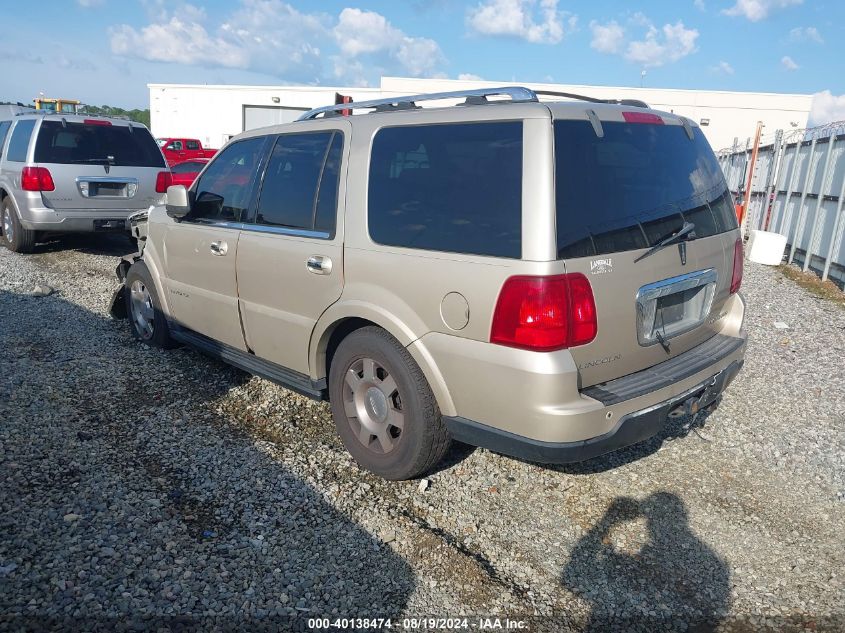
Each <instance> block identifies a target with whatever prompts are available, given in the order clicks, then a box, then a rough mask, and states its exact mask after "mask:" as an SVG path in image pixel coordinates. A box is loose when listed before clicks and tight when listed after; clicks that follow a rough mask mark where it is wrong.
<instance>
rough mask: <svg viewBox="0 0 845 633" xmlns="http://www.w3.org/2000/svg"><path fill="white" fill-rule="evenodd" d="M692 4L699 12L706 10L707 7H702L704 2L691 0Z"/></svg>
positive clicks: (702, 0)
mask: <svg viewBox="0 0 845 633" xmlns="http://www.w3.org/2000/svg"><path fill="white" fill-rule="evenodd" d="M693 4H694V5H695V8H696V9H698V10H699V11H706V10H707V7H706V6H705V5H704V0H693Z"/></svg>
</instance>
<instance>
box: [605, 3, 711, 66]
mask: <svg viewBox="0 0 845 633" xmlns="http://www.w3.org/2000/svg"><path fill="white" fill-rule="evenodd" d="M640 29H645V33H644V34H643V36H642V38H641V39H637V40H631V39H629V38H628V33H629V32H630V31H632V30H640ZM590 30H591V31H592V34H593V37H592V41H591V42H590V46H591V47H592V48H594V49H595V50H597V51H599V52H600V53H606V54H611V55H617V54H618V55H622V57H624V59H626V60H627V61H629V62H633V63H635V64H639V65H640V66H644V67H649V66H662V65H664V64H667V63H671V62H676V61H678V60H679V59H682V58H683V57H686V56H687V55H690V54H691V53H694V52H695V51H696V50H697V47H696V40H697V39H698V35H699V33H698V31H697V30H696V29H688V28H686V27H685V26H684V23H683V22H681V21H680V20H678V21H677V22H675V24H664V25H663V26H662V27H661V28H659V29H658V28H657V27H656V26H655V25H654V23H653V22H652V21H651V20H649V19H648V17H647V16H645V15H644V14H642V13H639V12H638V13H634V14H633V15H632V16H630V17H629V18H628V22H627V24H626V25H625V26H622V25H620V24H619V23H617V22H616V21H615V20H611V21H610V22H607V23H606V24H600V23H598V22H596V21H593V22H590Z"/></svg>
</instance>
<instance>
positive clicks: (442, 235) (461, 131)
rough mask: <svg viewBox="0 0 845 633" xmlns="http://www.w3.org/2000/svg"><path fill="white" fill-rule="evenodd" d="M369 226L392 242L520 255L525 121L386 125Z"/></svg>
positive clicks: (375, 159) (379, 139) (377, 146)
mask: <svg viewBox="0 0 845 633" xmlns="http://www.w3.org/2000/svg"><path fill="white" fill-rule="evenodd" d="M368 226H369V233H370V237H371V238H372V239H373V240H374V241H375V242H378V243H380V244H385V245H389V246H401V247H406V248H417V249H422V250H432V251H446V252H453V253H466V254H472V255H489V256H493V257H510V258H519V257H520V256H521V254H522V123H521V122H510V121H508V122H500V121H497V122H494V123H449V124H442V125H417V126H408V127H390V128H384V129H381V130H379V132H378V133H377V134H376V136H375V138H374V139H373V148H372V156H371V160H370V176H369V189H368Z"/></svg>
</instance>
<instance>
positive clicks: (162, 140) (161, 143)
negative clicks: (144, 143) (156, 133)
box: [156, 138, 167, 147]
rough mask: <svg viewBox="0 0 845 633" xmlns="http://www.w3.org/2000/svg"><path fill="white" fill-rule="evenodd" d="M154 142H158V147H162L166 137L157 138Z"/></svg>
mask: <svg viewBox="0 0 845 633" xmlns="http://www.w3.org/2000/svg"><path fill="white" fill-rule="evenodd" d="M156 143H157V144H158V146H159V147H164V144H165V143H167V139H166V138H157V139H156Z"/></svg>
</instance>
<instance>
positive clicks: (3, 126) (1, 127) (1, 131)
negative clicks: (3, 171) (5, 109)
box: [0, 121, 12, 158]
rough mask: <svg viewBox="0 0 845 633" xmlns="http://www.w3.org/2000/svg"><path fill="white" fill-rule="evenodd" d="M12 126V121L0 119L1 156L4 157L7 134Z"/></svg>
mask: <svg viewBox="0 0 845 633" xmlns="http://www.w3.org/2000/svg"><path fill="white" fill-rule="evenodd" d="M10 127H12V122H11V121H0V158H2V157H3V145H4V144H5V143H6V135H7V134H8V133H9V128H10Z"/></svg>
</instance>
